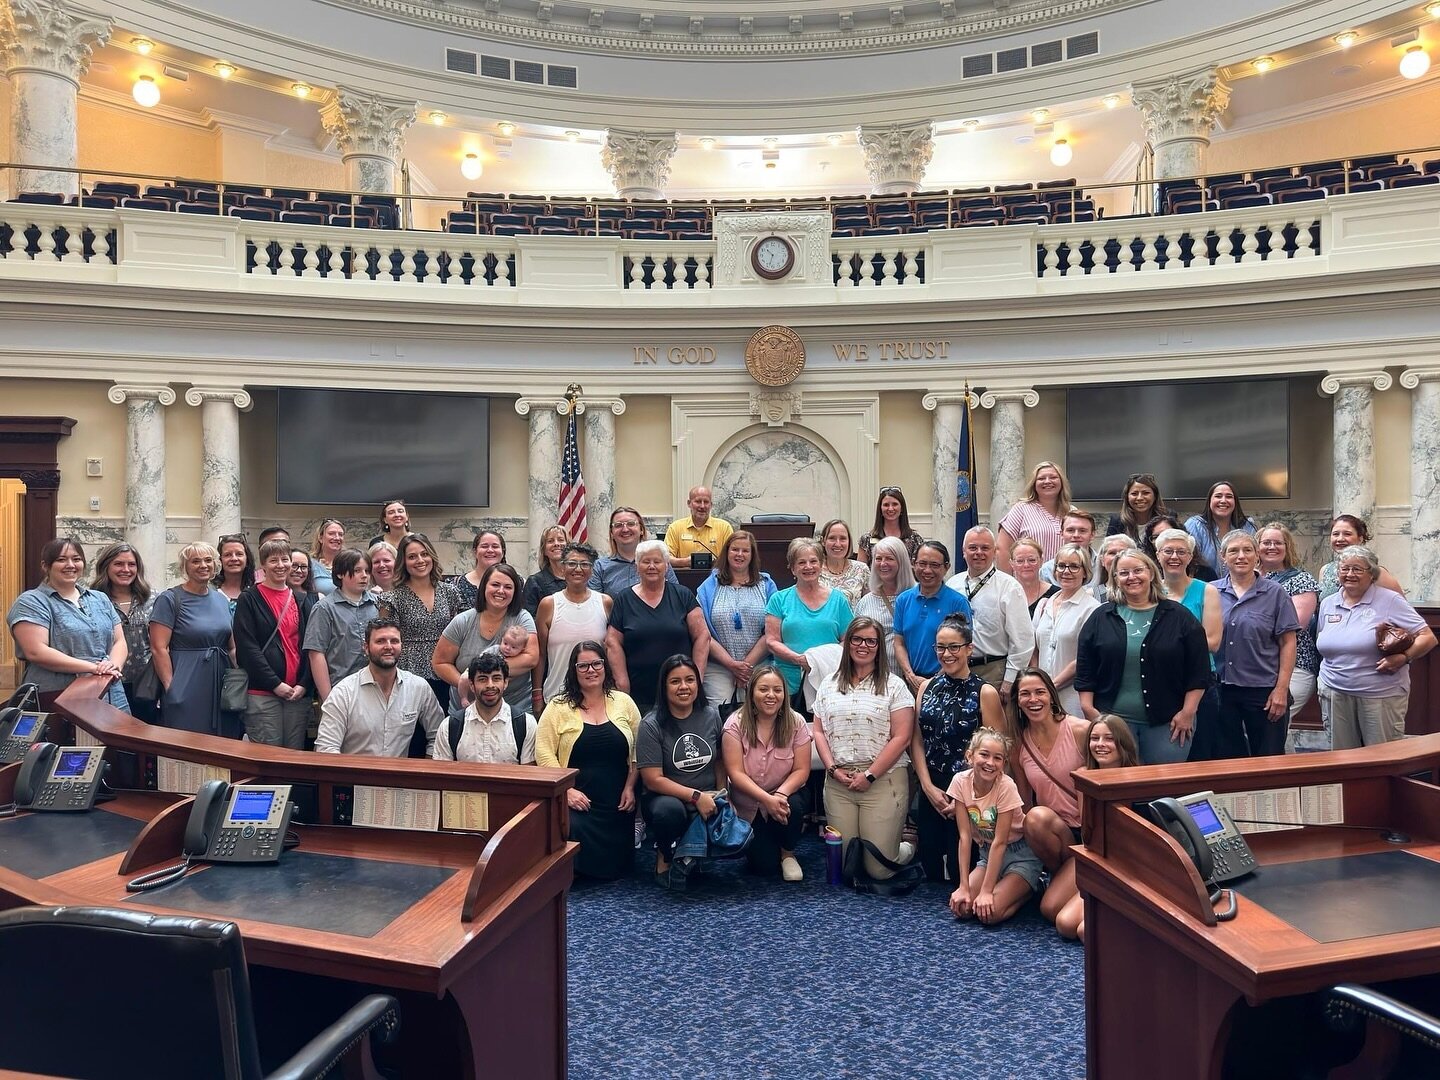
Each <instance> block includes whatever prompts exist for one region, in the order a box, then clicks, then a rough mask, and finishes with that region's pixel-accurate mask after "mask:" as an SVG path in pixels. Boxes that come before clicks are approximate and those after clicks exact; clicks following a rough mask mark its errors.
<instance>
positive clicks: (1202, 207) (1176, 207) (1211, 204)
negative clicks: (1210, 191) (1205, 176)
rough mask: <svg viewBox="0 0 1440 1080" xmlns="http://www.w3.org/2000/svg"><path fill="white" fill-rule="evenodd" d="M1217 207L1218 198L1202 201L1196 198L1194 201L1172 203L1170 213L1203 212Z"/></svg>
mask: <svg viewBox="0 0 1440 1080" xmlns="http://www.w3.org/2000/svg"><path fill="white" fill-rule="evenodd" d="M1219 209H1220V200H1219V199H1207V200H1205V201H1204V202H1201V201H1199V200H1196V201H1194V202H1180V203H1172V204H1171V210H1170V212H1171V213H1172V214H1203V213H1205V212H1206V211H1209V210H1219Z"/></svg>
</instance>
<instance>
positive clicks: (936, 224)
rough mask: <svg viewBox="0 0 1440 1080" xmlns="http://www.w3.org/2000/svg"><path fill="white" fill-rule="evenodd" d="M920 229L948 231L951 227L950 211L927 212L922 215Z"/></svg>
mask: <svg viewBox="0 0 1440 1080" xmlns="http://www.w3.org/2000/svg"><path fill="white" fill-rule="evenodd" d="M920 227H921V228H924V229H948V228H949V227H950V211H949V210H927V211H926V212H925V213H923V214H921V215H920Z"/></svg>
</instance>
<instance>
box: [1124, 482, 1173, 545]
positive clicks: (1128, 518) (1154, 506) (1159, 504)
mask: <svg viewBox="0 0 1440 1080" xmlns="http://www.w3.org/2000/svg"><path fill="white" fill-rule="evenodd" d="M1136 484H1139V485H1140V486H1141V487H1148V488H1149V489H1150V490H1151V491H1152V492H1154V493H1155V501H1154V502H1152V503H1151V504H1150V517H1149V518H1147V519H1146V520H1145V521H1139V520H1137V519H1136V517H1135V511H1134V510H1131V509H1130V489H1131V488H1133V487H1134V486H1135V485H1136ZM1169 513H1170V511H1169V510H1168V509H1166V507H1165V500H1164V498H1163V497H1162V496H1161V495H1160V481H1159V480H1156V479H1155V474H1154V473H1148V472H1137V473H1131V474H1130V479H1128V480H1126V481H1125V487H1124V488H1123V489H1122V490H1121V492H1120V524H1121V525H1123V526H1124V527H1125V531H1126V532H1127V533H1129V534H1130V535H1131V536H1133V537H1135V538H1136V539H1137V540H1138V539H1139V538H1140V530H1141V529H1143V528H1145V527H1146V526H1147V525H1149V524H1150V522H1152V521H1154V520H1155V519H1156V518H1158V517H1166V516H1168V515H1169Z"/></svg>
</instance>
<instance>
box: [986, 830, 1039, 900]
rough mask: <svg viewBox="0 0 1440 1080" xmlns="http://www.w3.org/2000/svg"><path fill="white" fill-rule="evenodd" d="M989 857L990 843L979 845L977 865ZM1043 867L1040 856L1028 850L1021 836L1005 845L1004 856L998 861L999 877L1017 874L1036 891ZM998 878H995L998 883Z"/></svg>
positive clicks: (1028, 846)
mask: <svg viewBox="0 0 1440 1080" xmlns="http://www.w3.org/2000/svg"><path fill="white" fill-rule="evenodd" d="M989 858H990V845H989V844H981V845H980V860H979V863H978V865H979V866H984V865H986V863H987V862H988V861H989ZM1044 869H1045V864H1044V863H1042V862H1041V861H1040V856H1038V855H1036V854H1035V853H1034V852H1033V851H1031V850H1030V845H1029V844H1027V843H1026V842H1025V838H1024V837H1023V836H1022V837H1021V838H1020V839H1019V840H1012V841H1011V842H1010V843H1008V844H1006V845H1005V857H1004V858H1003V859H1002V860H1001V861H1000V878H1003V877H1004V876H1005V875H1006V874H1018V875H1019V876H1020V877H1021V878H1023V879H1024V880H1025V884H1027V885H1029V886H1030V891H1031V892H1038V891H1039V889H1040V874H1041V872H1042V871H1044ZM1000 878H996V879H995V880H996V883H997V884H998V883H999V881H1000Z"/></svg>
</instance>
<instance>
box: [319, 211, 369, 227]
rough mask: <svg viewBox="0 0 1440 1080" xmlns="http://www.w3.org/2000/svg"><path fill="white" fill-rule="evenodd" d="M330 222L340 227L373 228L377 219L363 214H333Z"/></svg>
mask: <svg viewBox="0 0 1440 1080" xmlns="http://www.w3.org/2000/svg"><path fill="white" fill-rule="evenodd" d="M328 224H330V225H333V226H335V227H336V228H340V229H373V228H374V227H375V220H374V219H373V218H371V217H367V216H365V215H362V214H331V215H330V220H329V222H328Z"/></svg>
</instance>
